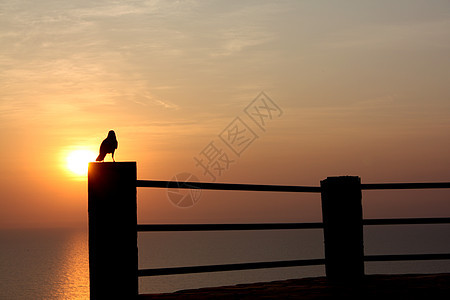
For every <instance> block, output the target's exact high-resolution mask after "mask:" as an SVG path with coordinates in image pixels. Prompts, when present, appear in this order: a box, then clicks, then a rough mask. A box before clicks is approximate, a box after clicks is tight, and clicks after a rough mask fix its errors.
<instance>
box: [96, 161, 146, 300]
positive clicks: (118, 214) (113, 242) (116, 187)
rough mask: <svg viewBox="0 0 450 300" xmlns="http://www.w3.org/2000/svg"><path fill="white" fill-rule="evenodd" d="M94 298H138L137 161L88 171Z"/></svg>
mask: <svg viewBox="0 0 450 300" xmlns="http://www.w3.org/2000/svg"><path fill="white" fill-rule="evenodd" d="M88 214H89V277H90V297H91V299H133V298H134V297H136V296H137V295H138V277H137V269H138V252H137V230H136V229H137V206H136V162H92V163H89V172H88Z"/></svg>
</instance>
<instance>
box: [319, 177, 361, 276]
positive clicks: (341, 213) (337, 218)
mask: <svg viewBox="0 0 450 300" xmlns="http://www.w3.org/2000/svg"><path fill="white" fill-rule="evenodd" d="M320 185H321V189H322V218H323V226H324V230H323V232H324V239H325V270H326V276H327V279H328V280H329V281H330V282H352V281H358V280H360V279H362V278H363V277H364V242H363V225H362V205H361V198H362V195H361V179H360V178H359V177H355V176H342V177H328V178H327V179H325V180H323V181H321V183H320Z"/></svg>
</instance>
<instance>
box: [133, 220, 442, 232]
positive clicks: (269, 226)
mask: <svg viewBox="0 0 450 300" xmlns="http://www.w3.org/2000/svg"><path fill="white" fill-rule="evenodd" d="M414 224H450V218H401V219H364V220H363V225H414ZM322 228H323V223H319V222H314V223H313V222H312V223H251V224H139V225H137V230H138V231H139V232H144V231H147V232H148V231H227V230H287V229H322Z"/></svg>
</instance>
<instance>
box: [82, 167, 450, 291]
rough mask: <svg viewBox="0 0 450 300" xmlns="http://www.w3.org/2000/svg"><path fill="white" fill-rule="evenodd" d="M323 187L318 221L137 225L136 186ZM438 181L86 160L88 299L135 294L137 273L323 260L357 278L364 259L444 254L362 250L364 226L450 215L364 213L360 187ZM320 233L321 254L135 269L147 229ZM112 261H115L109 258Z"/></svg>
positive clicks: (338, 275)
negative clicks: (173, 169)
mask: <svg viewBox="0 0 450 300" xmlns="http://www.w3.org/2000/svg"><path fill="white" fill-rule="evenodd" d="M137 187H149V188H185V189H204V190H226V191H230V190H232V191H266V192H269V191H270V192H291V193H320V194H321V201H322V219H323V223H258V224H158V225H155V224H153V225H152V224H137V204H136V188H137ZM441 188H450V182H441V183H383V184H361V181H360V178H359V177H354V176H342V177H328V178H327V179H325V180H323V181H321V184H320V186H318V187H311V186H279V185H254V184H228V183H205V182H184V183H181V182H171V181H152V180H137V177H136V163H135V162H121V163H90V165H89V174H88V206H89V208H88V212H89V271H90V295H91V299H104V298H108V297H113V298H117V297H119V298H124V299H128V298H132V297H134V296H137V295H138V294H139V288H138V278H139V277H142V276H160V275H173V274H187V273H202V272H221V271H235V270H249V269H263V268H281V267H294V266H311V265H325V271H326V277H327V279H328V280H330V281H331V282H335V283H340V282H348V281H352V282H354V281H358V280H361V279H362V278H363V277H364V262H365V261H402V260H441V259H450V253H440V254H407V255H364V246H363V225H397V224H450V218H406V219H405V218H403V219H363V217H362V204H361V200H362V190H392V189H395V190H397V189H441ZM313 228H320V229H323V232H324V241H325V258H317V259H305V260H287V261H270V262H252V263H237V264H221V265H204V266H185V267H171V268H154V269H138V251H137V250H138V249H137V234H138V232H145V231H211V230H274V229H313ZM111 261H114V265H111Z"/></svg>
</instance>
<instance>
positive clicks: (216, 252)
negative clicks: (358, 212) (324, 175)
mask: <svg viewBox="0 0 450 300" xmlns="http://www.w3.org/2000/svg"><path fill="white" fill-rule="evenodd" d="M449 236H450V225H398V226H366V227H365V230H364V238H365V244H364V245H365V253H366V254H367V255H371V254H420V253H449V252H450V239H449ZM138 245H139V268H140V269H145V268H161V267H175V266H195V265H208V264H226V263H240V262H261V261H276V260H291V259H292V260H294V259H310V258H323V257H324V251H323V236H322V231H321V230H319V229H310V230H270V231H239V232H237V231H223V232H220V231H212V232H153V233H140V234H139V238H138ZM111 264H114V261H113V260H112V261H111ZM442 272H447V273H448V272H450V261H447V260H441V261H405V262H388V263H383V262H371V263H366V273H367V274H374V273H377V274H388V273H390V274H393V273H399V274H403V273H442ZM323 275H325V270H324V266H308V267H290V268H276V269H260V270H246V271H231V272H216V273H203V274H185V275H169V276H157V277H144V278H140V279H139V286H140V293H161V292H173V291H177V290H181V289H190V288H199V287H210V286H222V285H233V284H238V283H251V282H262V281H273V280H282V279H289V278H302V277H315V276H323ZM111 288H114V287H111ZM88 298H89V254H88V234H87V230H11V231H0V299H88Z"/></svg>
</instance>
